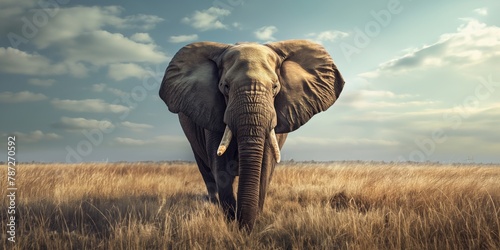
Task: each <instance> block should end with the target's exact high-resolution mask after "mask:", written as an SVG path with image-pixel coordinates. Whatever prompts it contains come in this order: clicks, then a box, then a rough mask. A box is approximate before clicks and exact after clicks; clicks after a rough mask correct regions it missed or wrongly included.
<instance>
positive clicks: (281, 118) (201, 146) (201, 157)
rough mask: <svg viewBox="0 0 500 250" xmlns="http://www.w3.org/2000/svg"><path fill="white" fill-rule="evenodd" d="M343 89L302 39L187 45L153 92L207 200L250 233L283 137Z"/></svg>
mask: <svg viewBox="0 0 500 250" xmlns="http://www.w3.org/2000/svg"><path fill="white" fill-rule="evenodd" d="M343 86H344V79H343V78H342V75H341V74H340V72H339V71H338V69H337V67H336V66H335V64H334V62H333V60H332V59H331V57H330V55H329V54H328V53H327V52H326V51H325V49H324V48H323V47H322V46H321V45H319V44H315V43H313V42H310V41H306V40H288V41H282V42H273V43H268V44H265V45H262V44H257V43H238V44H235V45H229V44H222V43H216V42H195V43H191V44H189V45H186V46H185V47H183V48H182V49H180V50H179V51H178V52H177V53H176V54H175V56H174V57H173V59H172V60H171V62H170V64H169V65H168V67H167V69H166V72H165V76H164V77H163V80H162V84H161V88H160V93H159V94H160V97H161V99H162V100H163V101H164V102H165V104H166V105H167V106H168V109H169V110H170V111H171V112H173V113H178V116H179V120H180V124H181V126H182V129H183V131H184V133H185V135H186V137H187V139H188V141H189V143H190V144H191V148H192V150H193V153H194V156H195V159H196V163H197V164H198V168H199V170H200V172H201V174H202V177H203V180H204V181H205V184H206V186H207V189H208V193H209V197H210V198H211V200H213V201H217V195H218V202H219V204H220V205H221V207H222V208H223V210H224V212H225V214H226V217H227V218H229V219H234V218H235V215H236V220H237V221H238V223H239V226H240V228H246V229H248V230H251V229H252V228H253V225H254V223H255V220H256V218H257V215H258V212H259V211H261V210H262V208H263V205H264V199H265V195H266V189H267V186H268V184H269V182H270V180H271V177H272V174H273V170H274V167H275V164H276V163H278V162H279V161H280V150H281V147H282V146H283V143H284V142H285V139H286V137H287V133H289V132H292V131H294V130H296V129H298V128H299V127H300V126H302V125H303V124H305V123H306V122H307V121H308V120H309V119H310V118H311V117H312V116H313V115H315V114H316V113H318V112H321V111H324V110H326V109H328V107H330V106H331V105H332V104H333V103H334V102H335V101H336V100H337V98H338V97H339V95H340V92H341V91H342V88H343ZM238 174H239V181H238V192H237V199H236V200H235V197H234V192H233V181H234V178H235V176H236V175H238Z"/></svg>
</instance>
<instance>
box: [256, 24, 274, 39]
mask: <svg viewBox="0 0 500 250" xmlns="http://www.w3.org/2000/svg"><path fill="white" fill-rule="evenodd" d="M277 31H278V28H276V27H275V26H264V27H261V28H259V29H258V30H256V31H255V32H254V34H255V37H257V39H259V40H262V41H274V40H276V38H274V37H273V35H274V33H276V32H277Z"/></svg>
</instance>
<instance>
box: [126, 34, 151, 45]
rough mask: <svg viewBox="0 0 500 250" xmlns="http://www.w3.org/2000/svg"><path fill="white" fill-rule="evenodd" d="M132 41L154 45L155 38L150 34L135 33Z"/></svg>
mask: <svg viewBox="0 0 500 250" xmlns="http://www.w3.org/2000/svg"><path fill="white" fill-rule="evenodd" d="M130 39H132V40H133V41H136V42H139V43H153V38H151V36H150V35H149V34H148V33H135V34H133V35H132V36H131V37H130Z"/></svg>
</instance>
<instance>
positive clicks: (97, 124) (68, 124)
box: [52, 117, 115, 132]
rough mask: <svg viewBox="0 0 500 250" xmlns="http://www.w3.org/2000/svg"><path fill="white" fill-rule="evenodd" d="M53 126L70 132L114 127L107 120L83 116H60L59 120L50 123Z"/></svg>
mask: <svg viewBox="0 0 500 250" xmlns="http://www.w3.org/2000/svg"><path fill="white" fill-rule="evenodd" d="M52 127H53V128H56V129H63V130H66V131H70V132H79V131H82V130H84V129H87V130H90V129H100V130H108V129H114V128H115V125H113V123H111V122H110V121H107V120H100V121H99V120H94V119H85V118H70V117H61V120H60V121H58V122H56V123H53V124H52Z"/></svg>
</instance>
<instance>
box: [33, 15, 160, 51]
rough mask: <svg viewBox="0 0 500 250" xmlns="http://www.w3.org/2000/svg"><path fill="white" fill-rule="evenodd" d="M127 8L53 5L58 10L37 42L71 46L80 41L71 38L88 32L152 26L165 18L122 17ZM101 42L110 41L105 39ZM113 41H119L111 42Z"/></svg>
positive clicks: (41, 45) (45, 45)
mask: <svg viewBox="0 0 500 250" xmlns="http://www.w3.org/2000/svg"><path fill="white" fill-rule="evenodd" d="M123 10H124V9H123V8H122V7H119V6H93V7H87V6H76V7H70V8H59V9H53V10H51V11H53V12H55V13H50V14H51V15H53V17H52V18H51V20H50V25H47V26H46V27H44V29H41V30H40V34H39V35H38V36H37V37H36V38H35V40H34V42H35V44H36V45H37V46H38V47H39V48H46V47H49V46H51V45H54V44H58V45H59V44H62V45H66V46H71V45H76V44H71V42H75V41H78V40H79V38H80V37H82V36H85V35H86V34H87V33H94V32H96V31H103V30H104V28H105V27H115V28H120V29H123V28H143V29H148V28H152V27H154V25H155V24H156V23H158V22H161V21H162V20H163V19H162V18H160V17H157V16H148V15H134V16H126V17H120V15H121V13H122V12H123ZM86 42H89V41H86ZM101 42H104V43H106V41H105V40H102V41H101ZM113 42H116V41H109V42H108V43H113Z"/></svg>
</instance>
